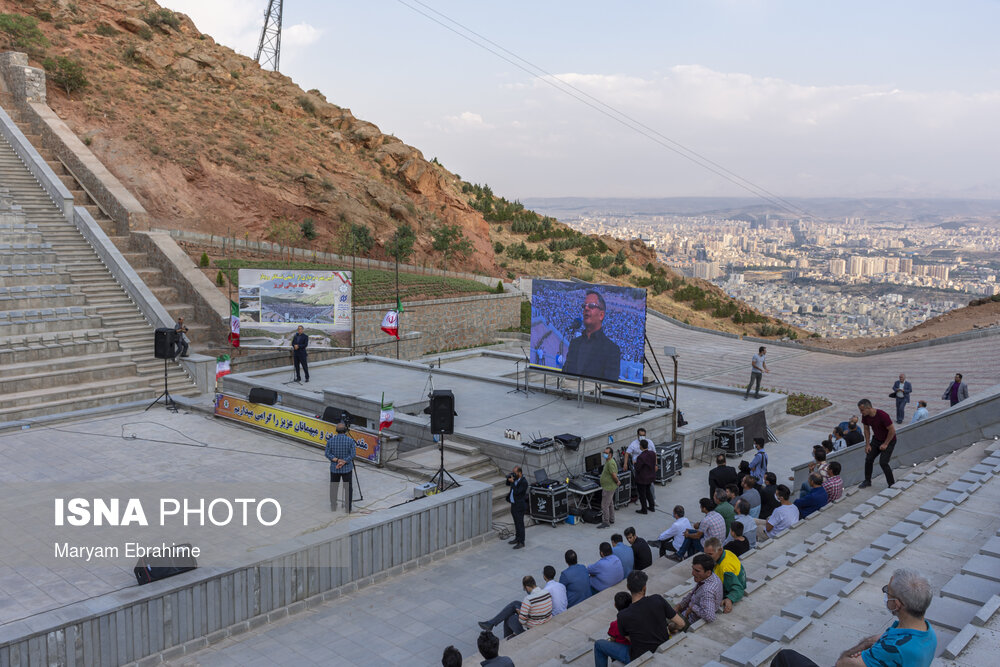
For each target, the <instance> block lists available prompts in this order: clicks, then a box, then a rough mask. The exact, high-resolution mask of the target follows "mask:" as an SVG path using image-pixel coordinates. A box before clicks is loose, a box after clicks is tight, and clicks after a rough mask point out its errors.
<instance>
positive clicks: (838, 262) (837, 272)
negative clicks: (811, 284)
mask: <svg viewBox="0 0 1000 667" xmlns="http://www.w3.org/2000/svg"><path fill="white" fill-rule="evenodd" d="M846 270H847V262H845V261H844V260H842V259H838V258H834V259H831V260H830V275H832V276H842V275H844V272H845V271H846Z"/></svg>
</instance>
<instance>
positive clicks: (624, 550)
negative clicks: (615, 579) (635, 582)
mask: <svg viewBox="0 0 1000 667" xmlns="http://www.w3.org/2000/svg"><path fill="white" fill-rule="evenodd" d="M611 553H613V554H614V555H616V556H618V560H620V561H621V562H622V574H623V576H622V578H623V579H625V578H627V577H628V575H630V574H632V570H634V569H635V555H634V554H633V553H632V547H630V546H629V545H627V544H624V539H623V538H622V536H621V535H619V534H618V533H615V534H614V535H612V536H611Z"/></svg>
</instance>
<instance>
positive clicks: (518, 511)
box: [507, 466, 528, 549]
mask: <svg viewBox="0 0 1000 667" xmlns="http://www.w3.org/2000/svg"><path fill="white" fill-rule="evenodd" d="M507 486H509V487H510V493H508V494H507V502H509V503H510V516H511V518H512V519H513V520H514V539H512V540H511V541H510V542H508V544H513V545H514V548H515V549H523V548H524V514H525V512H527V511H528V480H526V479H525V478H524V472H523V471H522V470H521V466H514V472H512V473H511V474H509V475H507Z"/></svg>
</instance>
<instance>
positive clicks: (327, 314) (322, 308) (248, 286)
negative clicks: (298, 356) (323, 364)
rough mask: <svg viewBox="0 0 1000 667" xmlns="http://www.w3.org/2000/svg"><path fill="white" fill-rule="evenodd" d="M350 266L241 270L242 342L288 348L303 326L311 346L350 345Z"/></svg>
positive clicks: (256, 345) (336, 346) (342, 346)
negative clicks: (297, 331) (312, 268)
mask: <svg viewBox="0 0 1000 667" xmlns="http://www.w3.org/2000/svg"><path fill="white" fill-rule="evenodd" d="M352 284H353V283H352V277H351V272H350V271H301V270H287V269H240V271H239V305H240V345H242V346H243V347H290V346H291V342H292V335H294V334H295V332H296V330H297V329H298V327H299V326H300V325H301V326H302V327H303V329H304V331H305V333H306V334H308V335H309V347H323V348H349V347H350V346H351V318H352V317H353V315H352V312H351V288H352Z"/></svg>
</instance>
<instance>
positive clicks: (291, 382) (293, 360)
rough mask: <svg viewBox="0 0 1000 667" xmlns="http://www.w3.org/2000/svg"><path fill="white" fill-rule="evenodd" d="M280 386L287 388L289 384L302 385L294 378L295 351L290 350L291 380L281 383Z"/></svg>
mask: <svg viewBox="0 0 1000 667" xmlns="http://www.w3.org/2000/svg"><path fill="white" fill-rule="evenodd" d="M281 384H283V385H285V386H288V385H290V384H302V383H301V382H300V381H299V380H298V379H297V378H296V377H295V350H292V379H291V380H289V381H288V382H282V383H281Z"/></svg>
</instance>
